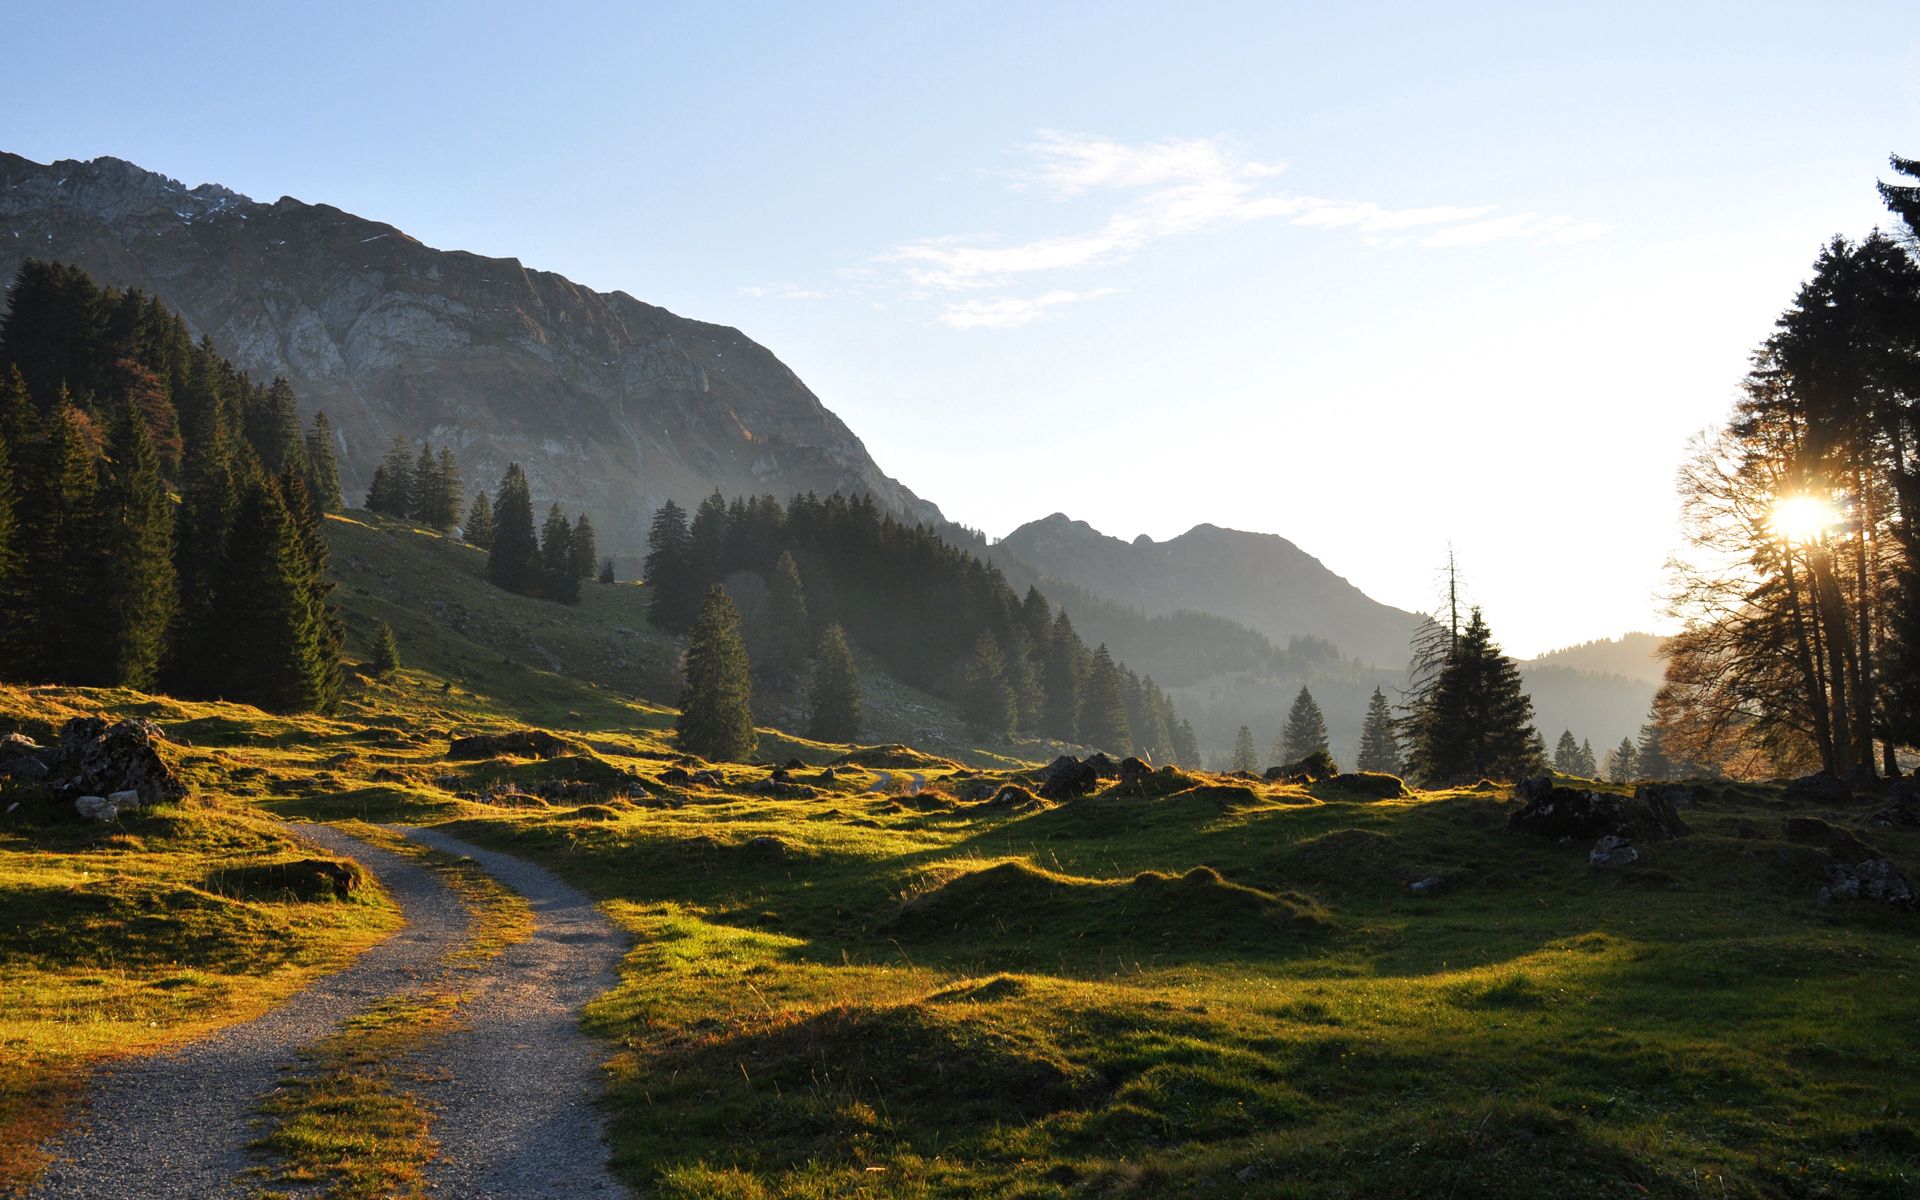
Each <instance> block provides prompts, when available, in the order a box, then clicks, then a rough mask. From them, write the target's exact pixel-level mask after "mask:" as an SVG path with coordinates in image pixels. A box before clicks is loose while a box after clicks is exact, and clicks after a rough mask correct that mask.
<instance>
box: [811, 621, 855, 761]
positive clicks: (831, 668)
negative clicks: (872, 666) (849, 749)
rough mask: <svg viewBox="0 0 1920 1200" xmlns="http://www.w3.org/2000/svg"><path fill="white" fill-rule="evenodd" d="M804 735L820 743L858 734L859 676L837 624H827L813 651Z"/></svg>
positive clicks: (840, 739) (853, 739)
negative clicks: (811, 675)
mask: <svg viewBox="0 0 1920 1200" xmlns="http://www.w3.org/2000/svg"><path fill="white" fill-rule="evenodd" d="M807 736H808V737H810V738H813V739H814V740H815V741H821V742H851V741H855V740H857V739H858V738H859V737H860V679H859V676H858V674H857V673H856V672H855V670H854V665H853V651H852V650H851V649H849V648H848V646H847V634H846V630H844V629H842V628H840V627H839V626H838V625H829V626H827V630H826V632H825V633H823V634H821V635H820V644H819V646H818V647H817V648H816V649H815V651H814V655H813V686H812V687H811V688H810V689H808V692H807Z"/></svg>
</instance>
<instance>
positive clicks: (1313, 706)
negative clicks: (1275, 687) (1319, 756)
mask: <svg viewBox="0 0 1920 1200" xmlns="http://www.w3.org/2000/svg"><path fill="white" fill-rule="evenodd" d="M1285 732H1286V743H1285V749H1286V757H1285V758H1284V759H1282V760H1281V761H1282V762H1283V763H1297V762H1299V761H1300V760H1301V759H1303V758H1305V757H1306V756H1307V755H1309V754H1312V753H1314V752H1316V751H1320V752H1324V751H1325V750H1326V749H1327V719H1326V717H1325V716H1324V715H1323V714H1322V713H1321V712H1320V705H1319V704H1317V703H1315V701H1314V699H1313V693H1312V692H1309V691H1308V690H1307V689H1306V688H1304V687H1302V688H1301V689H1300V694H1299V695H1298V696H1295V697H1294V698H1293V707H1292V708H1290V709H1288V710H1287V727H1286V731H1285Z"/></svg>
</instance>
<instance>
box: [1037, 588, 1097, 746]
mask: <svg viewBox="0 0 1920 1200" xmlns="http://www.w3.org/2000/svg"><path fill="white" fill-rule="evenodd" d="M1086 659H1087V648H1086V645H1085V644H1084V643H1082V642H1081V640H1080V635H1079V633H1077V632H1076V631H1075V630H1074V628H1073V622H1072V621H1071V620H1070V619H1069V618H1068V617H1067V610H1066V609H1064V608H1063V609H1061V610H1060V612H1059V613H1058V615H1056V616H1055V617H1054V618H1053V627H1052V628H1051V630H1049V632H1048V634H1047V650H1046V660H1045V662H1044V663H1042V665H1041V671H1040V691H1041V702H1040V732H1041V733H1044V734H1045V735H1047V736H1048V737H1050V738H1054V739H1055V740H1057V741H1062V742H1072V741H1077V740H1079V735H1080V702H1081V689H1082V688H1083V686H1084V683H1085V680H1086V675H1087V661H1086Z"/></svg>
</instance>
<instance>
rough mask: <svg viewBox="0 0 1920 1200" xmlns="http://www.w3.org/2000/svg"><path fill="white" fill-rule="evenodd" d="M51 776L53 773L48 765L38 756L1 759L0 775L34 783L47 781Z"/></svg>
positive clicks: (30, 755)
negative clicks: (42, 780)
mask: <svg viewBox="0 0 1920 1200" xmlns="http://www.w3.org/2000/svg"><path fill="white" fill-rule="evenodd" d="M49 774H51V771H50V769H49V768H48V766H47V764H46V763H45V762H43V761H42V760H41V759H40V758H39V756H37V755H33V754H22V755H19V756H17V757H15V758H8V759H0V775H8V776H12V777H13V778H15V779H24V780H27V781H28V782H34V781H36V780H41V779H45V778H46V777H47V776H48V775H49Z"/></svg>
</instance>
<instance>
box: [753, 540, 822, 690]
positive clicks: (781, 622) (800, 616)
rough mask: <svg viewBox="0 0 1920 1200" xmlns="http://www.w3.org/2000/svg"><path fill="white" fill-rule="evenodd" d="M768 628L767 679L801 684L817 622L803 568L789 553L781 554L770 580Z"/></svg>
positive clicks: (768, 582)
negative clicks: (811, 611) (803, 580)
mask: <svg viewBox="0 0 1920 1200" xmlns="http://www.w3.org/2000/svg"><path fill="white" fill-rule="evenodd" d="M767 624H768V627H769V629H768V632H769V637H768V639H767V656H766V657H767V661H766V662H765V663H764V664H763V668H764V671H765V674H766V677H767V678H769V679H772V680H776V681H778V682H780V683H783V684H785V683H789V682H792V681H794V680H797V679H798V678H799V677H800V673H801V672H802V671H803V670H804V669H805V668H806V661H807V645H808V643H809V642H810V641H811V640H812V637H813V622H812V620H811V618H810V617H809V615H808V613H807V593H806V589H805V588H804V587H802V586H801V583H800V565H799V564H798V563H796V562H794V561H793V554H792V553H791V552H789V551H782V552H781V554H780V558H779V561H777V562H775V563H774V564H773V575H772V576H771V577H770V578H769V579H768V580H767Z"/></svg>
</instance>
